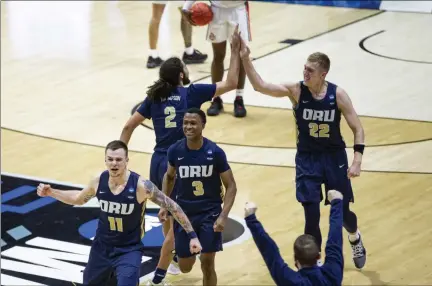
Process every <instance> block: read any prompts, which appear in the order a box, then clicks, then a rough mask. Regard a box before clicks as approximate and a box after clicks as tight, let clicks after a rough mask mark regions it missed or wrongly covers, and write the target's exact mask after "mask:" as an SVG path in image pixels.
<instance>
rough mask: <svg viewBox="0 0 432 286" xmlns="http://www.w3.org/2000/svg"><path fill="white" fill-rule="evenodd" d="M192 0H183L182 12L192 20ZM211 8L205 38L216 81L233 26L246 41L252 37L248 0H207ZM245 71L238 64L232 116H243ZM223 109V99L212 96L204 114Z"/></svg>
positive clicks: (220, 71) (211, 114)
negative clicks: (210, 17) (210, 53)
mask: <svg viewBox="0 0 432 286" xmlns="http://www.w3.org/2000/svg"><path fill="white" fill-rule="evenodd" d="M194 2H195V1H185V3H184V5H183V9H182V10H183V14H184V15H185V16H186V18H188V20H189V21H190V22H191V23H192V25H193V24H194V23H193V21H192V20H191V17H190V13H191V12H190V9H191V7H192V5H193V4H194ZM210 4H211V8H212V11H213V20H212V21H211V22H210V23H209V24H208V30H207V36H206V37H207V40H208V41H210V42H211V43H212V47H213V62H212V66H211V76H212V83H216V82H219V81H221V80H222V79H223V76H224V59H225V53H226V43H227V40H230V37H231V35H232V34H233V32H234V29H235V27H236V26H237V25H239V31H240V35H241V36H242V38H243V40H244V41H245V42H246V43H248V42H250V41H251V40H252V36H251V29H250V21H249V3H248V1H210ZM245 80H246V73H245V71H244V68H243V66H240V74H239V80H238V84H237V90H236V97H235V100H234V116H235V117H245V116H246V113H247V112H246V109H245V106H244V102H243V90H244V85H245ZM222 110H223V102H222V99H221V98H220V97H217V98H214V99H213V101H212V104H211V106H210V108H209V109H208V110H207V115H209V116H216V115H218V114H219V113H220V112H221V111H222Z"/></svg>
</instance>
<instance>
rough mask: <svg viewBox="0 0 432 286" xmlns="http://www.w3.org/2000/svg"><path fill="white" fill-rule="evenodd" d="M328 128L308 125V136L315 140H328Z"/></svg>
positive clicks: (321, 125)
mask: <svg viewBox="0 0 432 286" xmlns="http://www.w3.org/2000/svg"><path fill="white" fill-rule="evenodd" d="M329 131H330V126H329V125H328V124H316V123H313V122H311V123H309V134H310V136H312V137H315V138H328V137H330V134H329Z"/></svg>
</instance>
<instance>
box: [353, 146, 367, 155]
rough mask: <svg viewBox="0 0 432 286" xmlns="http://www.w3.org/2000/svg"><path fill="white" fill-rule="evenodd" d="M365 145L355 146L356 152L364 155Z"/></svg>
mask: <svg viewBox="0 0 432 286" xmlns="http://www.w3.org/2000/svg"><path fill="white" fill-rule="evenodd" d="M364 148H365V145H364V144H354V152H359V153H361V154H363V151H364Z"/></svg>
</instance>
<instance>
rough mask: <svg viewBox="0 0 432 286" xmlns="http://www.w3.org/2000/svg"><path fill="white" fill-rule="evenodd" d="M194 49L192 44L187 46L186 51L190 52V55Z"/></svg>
mask: <svg viewBox="0 0 432 286" xmlns="http://www.w3.org/2000/svg"><path fill="white" fill-rule="evenodd" d="M194 51H195V50H194V48H193V47H192V46H190V47H187V48H185V53H186V54H188V55H189V56H190V55H192V54H193V53H194Z"/></svg>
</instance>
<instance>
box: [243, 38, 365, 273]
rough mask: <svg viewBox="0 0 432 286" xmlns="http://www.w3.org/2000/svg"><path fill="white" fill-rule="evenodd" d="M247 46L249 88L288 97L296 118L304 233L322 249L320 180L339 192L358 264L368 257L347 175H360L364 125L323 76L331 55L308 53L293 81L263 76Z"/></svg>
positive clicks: (341, 91)
mask: <svg viewBox="0 0 432 286" xmlns="http://www.w3.org/2000/svg"><path fill="white" fill-rule="evenodd" d="M249 54H250V50H249V48H248V47H247V46H246V44H245V43H244V42H242V47H241V51H240V57H241V59H242V63H243V66H244V68H245V70H246V74H247V76H248V78H249V81H250V82H251V84H252V86H253V88H254V89H255V90H256V91H258V92H260V93H263V94H266V95H270V96H273V97H285V96H286V97H288V98H289V99H290V100H291V102H292V105H293V109H294V114H295V119H296V123H297V129H298V136H297V153H296V158H295V162H296V197H297V200H298V201H299V202H300V203H301V204H302V205H303V208H304V212H305V218H306V223H305V233H306V234H310V235H313V236H314V237H315V239H316V240H317V243H318V246H319V247H320V249H321V244H322V238H321V230H320V227H319V222H320V202H321V201H322V199H323V195H322V192H321V184H324V185H325V189H326V202H325V204H328V200H327V191H328V190H332V189H335V190H338V191H340V192H341V193H342V194H343V197H344V205H343V219H344V227H345V229H346V230H347V232H348V240H349V242H350V244H351V248H352V254H353V261H354V264H355V266H356V267H357V268H359V269H360V268H363V266H364V265H365V263H366V249H365V248H364V246H363V242H362V238H361V236H360V232H359V230H358V227H357V216H356V215H355V214H354V212H352V211H351V210H350V202H354V194H353V190H352V187H351V180H350V179H351V178H355V177H358V176H360V170H361V162H362V156H363V150H364V147H365V145H364V137H365V136H364V131H363V127H362V125H361V122H360V120H359V118H358V116H357V113H356V111H355V110H354V107H353V105H352V103H351V100H350V98H349V96H348V94H347V93H346V91H345V90H344V89H342V88H341V87H340V86H337V85H336V84H334V83H331V82H328V81H326V76H327V73H328V71H329V69H330V59H329V58H328V56H327V55H325V54H323V53H318V52H317V53H313V54H311V55H310V56H309V57H308V58H307V61H306V63H305V66H304V71H303V76H304V80H303V81H300V82H296V83H286V84H272V83H268V82H265V81H264V80H263V79H262V78H261V77H260V76H259V74H258V73H257V72H256V70H255V69H254V67H253V64H252V61H251V60H250V58H249ZM341 115H343V116H344V117H345V120H346V121H347V123H348V125H349V127H350V128H351V130H352V132H353V134H354V160H353V162H352V164H351V166H350V167H348V166H349V165H348V159H347V153H346V150H345V148H346V145H345V142H344V140H343V138H342V134H341V131H340V120H341Z"/></svg>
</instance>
